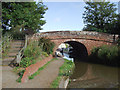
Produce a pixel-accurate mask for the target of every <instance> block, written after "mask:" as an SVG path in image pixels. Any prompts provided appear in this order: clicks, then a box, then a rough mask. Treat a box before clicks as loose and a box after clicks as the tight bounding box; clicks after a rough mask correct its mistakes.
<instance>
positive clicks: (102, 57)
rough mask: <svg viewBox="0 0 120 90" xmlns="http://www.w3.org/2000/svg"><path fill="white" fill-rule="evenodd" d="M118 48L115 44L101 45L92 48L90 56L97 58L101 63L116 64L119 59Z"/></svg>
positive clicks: (119, 50)
mask: <svg viewBox="0 0 120 90" xmlns="http://www.w3.org/2000/svg"><path fill="white" fill-rule="evenodd" d="M119 52H120V49H119V47H117V46H107V45H103V46H100V47H97V48H93V49H92V51H91V56H92V57H94V58H96V59H97V60H99V61H98V62H101V63H104V64H105V63H107V64H108V63H111V64H117V63H118V60H119Z"/></svg>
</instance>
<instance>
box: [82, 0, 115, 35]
mask: <svg viewBox="0 0 120 90" xmlns="http://www.w3.org/2000/svg"><path fill="white" fill-rule="evenodd" d="M85 3H86V6H85V11H84V13H83V19H84V23H85V24H86V27H87V28H89V27H94V28H92V29H88V30H90V31H92V30H93V31H100V32H109V33H110V32H111V29H112V28H113V22H115V21H116V18H117V14H116V10H117V8H115V4H113V3H110V2H105V1H103V0H102V1H101V2H94V1H91V2H85ZM99 29H101V30H99Z"/></svg>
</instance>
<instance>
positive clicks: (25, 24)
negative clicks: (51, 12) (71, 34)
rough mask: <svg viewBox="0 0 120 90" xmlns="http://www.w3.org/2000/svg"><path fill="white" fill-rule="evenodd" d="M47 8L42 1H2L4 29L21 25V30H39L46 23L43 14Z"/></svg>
mask: <svg viewBox="0 0 120 90" xmlns="http://www.w3.org/2000/svg"><path fill="white" fill-rule="evenodd" d="M47 9H48V8H47V7H46V6H45V5H44V4H43V3H42V2H39V3H37V4H36V2H2V22H3V25H2V27H3V30H4V31H6V30H8V29H9V28H8V27H11V29H10V31H11V30H13V28H14V27H16V26H17V25H19V26H20V29H21V31H24V30H25V31H33V33H35V32H38V31H39V30H41V29H42V28H41V26H43V25H44V24H45V23H46V21H45V20H43V18H44V16H43V15H44V14H45V11H46V10H47Z"/></svg>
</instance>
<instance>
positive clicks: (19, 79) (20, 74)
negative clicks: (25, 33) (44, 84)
mask: <svg viewBox="0 0 120 90" xmlns="http://www.w3.org/2000/svg"><path fill="white" fill-rule="evenodd" d="M24 72H25V70H21V71H20V72H19V73H18V74H19V78H18V79H17V80H16V81H17V82H19V83H20V82H21V79H22V76H23V74H24Z"/></svg>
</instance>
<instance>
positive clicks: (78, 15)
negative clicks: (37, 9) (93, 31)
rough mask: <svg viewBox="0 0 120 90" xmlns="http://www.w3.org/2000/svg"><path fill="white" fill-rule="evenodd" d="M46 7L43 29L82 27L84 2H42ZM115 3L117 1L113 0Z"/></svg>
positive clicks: (57, 29) (58, 29)
mask: <svg viewBox="0 0 120 90" xmlns="http://www.w3.org/2000/svg"><path fill="white" fill-rule="evenodd" d="M44 4H45V5H46V6H47V7H48V10H47V11H46V14H45V15H44V17H45V18H44V19H45V20H46V22H47V23H46V24H45V25H44V26H43V27H42V28H43V30H44V31H61V30H69V31H80V30H82V29H83V27H84V23H83V19H82V16H83V12H84V10H85V9H84V6H85V3H84V2H44ZM115 4H117V2H115Z"/></svg>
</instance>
